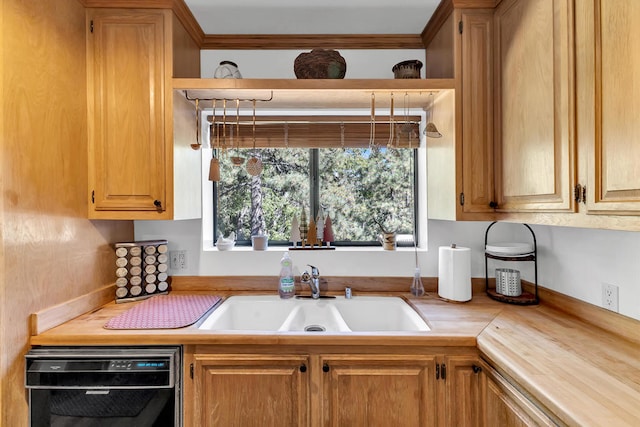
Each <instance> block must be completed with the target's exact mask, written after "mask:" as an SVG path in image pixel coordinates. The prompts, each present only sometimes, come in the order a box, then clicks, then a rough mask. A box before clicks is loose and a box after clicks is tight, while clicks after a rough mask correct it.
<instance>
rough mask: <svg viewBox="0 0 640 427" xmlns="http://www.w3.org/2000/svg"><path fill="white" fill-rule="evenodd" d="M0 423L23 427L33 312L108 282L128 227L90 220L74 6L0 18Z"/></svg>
mask: <svg viewBox="0 0 640 427" xmlns="http://www.w3.org/2000/svg"><path fill="white" fill-rule="evenodd" d="M0 28H1V31H0V42H1V45H0V46H1V48H0V51H1V52H2V56H3V58H2V64H1V65H0V93H1V95H2V97H1V99H2V104H1V106H0V131H1V135H2V140H1V145H0V161H1V162H2V163H1V164H2V167H1V169H0V192H1V194H2V198H1V199H0V224H1V228H0V339H1V341H0V379H1V385H0V402H1V405H0V425H2V426H12V427H16V426H17V427H20V426H26V425H27V406H26V405H27V401H26V393H25V389H24V364H23V355H24V353H25V352H26V351H27V349H28V347H29V315H30V313H32V312H36V311H39V310H41V309H43V308H46V307H49V306H52V305H55V304H58V303H61V302H64V301H67V300H69V299H71V298H74V297H77V296H80V295H83V294H86V293H88V292H90V291H93V290H96V289H98V288H99V287H102V286H104V285H105V284H109V283H112V282H113V274H114V273H113V271H114V270H113V265H114V262H115V256H114V255H113V250H112V248H111V246H110V244H111V243H113V242H117V241H126V240H129V239H131V238H132V237H133V224H132V223H131V222H130V221H122V222H108V221H89V220H87V219H85V218H86V216H87V214H86V212H87V188H86V187H87V185H86V182H87V161H86V158H87V149H86V139H87V118H86V117H87V111H86V73H85V61H86V52H85V15H84V8H83V6H82V5H81V4H80V3H79V2H77V1H76V0H56V1H41V0H4V1H3V2H2V11H1V12H0Z"/></svg>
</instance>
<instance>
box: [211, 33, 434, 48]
mask: <svg viewBox="0 0 640 427" xmlns="http://www.w3.org/2000/svg"><path fill="white" fill-rule="evenodd" d="M200 48H201V49H227V50H263V49H264V50H286V49H422V48H424V46H423V45H422V41H421V39H420V35H418V34H207V35H205V36H204V41H203V43H202V45H201V46H200Z"/></svg>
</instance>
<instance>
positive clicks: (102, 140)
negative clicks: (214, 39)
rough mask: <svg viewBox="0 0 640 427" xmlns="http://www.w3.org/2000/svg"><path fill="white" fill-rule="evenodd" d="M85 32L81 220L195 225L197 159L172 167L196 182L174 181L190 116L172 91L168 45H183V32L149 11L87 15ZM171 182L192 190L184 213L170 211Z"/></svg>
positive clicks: (164, 15) (191, 135)
mask: <svg viewBox="0 0 640 427" xmlns="http://www.w3.org/2000/svg"><path fill="white" fill-rule="evenodd" d="M87 27H88V28H87V85H88V90H87V93H88V114H89V118H88V123H89V125H88V129H89V149H88V152H89V217H90V218H96V219H177V218H181V217H184V218H194V217H199V216H200V205H199V203H200V202H199V200H200V194H199V190H198V188H199V185H200V183H199V176H200V173H199V164H200V160H199V158H200V156H199V153H197V152H195V151H194V153H193V154H191V155H190V156H188V155H186V156H184V155H183V156H182V158H181V161H182V162H183V163H182V164H181V165H180V166H181V167H183V168H184V167H185V166H186V170H187V171H188V170H189V166H188V165H184V162H185V161H187V162H190V164H191V169H193V166H194V165H197V168H196V171H198V174H197V178H198V179H196V177H195V176H194V174H193V172H191V175H187V176H174V172H175V169H174V155H175V154H176V153H177V152H181V153H184V152H186V150H187V149H190V148H188V147H189V145H190V143H192V142H194V140H195V135H196V130H195V112H194V111H193V109H192V108H191V106H190V103H189V102H186V101H183V100H180V99H175V100H174V97H173V90H172V84H173V81H172V78H173V74H174V66H173V55H174V52H173V45H174V41H175V40H182V43H175V44H180V45H181V46H183V45H184V40H187V38H186V37H185V36H184V30H183V29H181V28H180V24H179V23H178V22H177V20H176V19H175V17H174V16H173V13H172V12H171V11H170V10H157V9H144V10H137V9H108V8H100V9H87ZM187 56H191V57H193V56H194V55H193V53H191V54H187ZM194 61H195V62H196V63H197V62H198V61H199V57H198V58H196V59H194ZM194 69H195V67H186V66H185V65H184V64H182V65H181V66H180V67H176V72H178V73H181V72H186V73H190V72H194V71H193V70H194ZM174 112H175V117H176V118H178V120H181V121H180V122H178V123H176V125H175V126H174ZM185 123H192V124H191V125H190V126H189V125H187V124H185ZM174 131H175V134H174ZM174 141H175V143H174ZM178 155H180V154H178ZM174 179H175V180H176V182H177V183H178V185H180V184H181V183H184V182H188V183H190V184H194V183H195V185H197V187H195V188H191V189H190V190H189V191H191V192H192V193H195V194H194V195H193V203H194V204H193V205H192V206H185V205H184V204H183V203H181V204H180V205H177V204H176V203H175V200H174V192H176V191H178V189H179V188H180V187H179V186H178V187H177V186H174ZM176 187H177V188H176Z"/></svg>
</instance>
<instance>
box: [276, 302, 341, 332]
mask: <svg viewBox="0 0 640 427" xmlns="http://www.w3.org/2000/svg"><path fill="white" fill-rule="evenodd" d="M279 331H305V332H350V331H351V329H349V327H348V326H347V324H346V323H345V322H344V319H343V318H342V316H341V315H340V312H338V310H337V309H336V307H335V305H334V304H333V302H329V303H327V301H313V300H305V301H298V304H296V307H294V309H293V310H292V311H291V313H290V314H289V316H288V317H287V320H285V322H284V323H283V324H282V326H280V329H279Z"/></svg>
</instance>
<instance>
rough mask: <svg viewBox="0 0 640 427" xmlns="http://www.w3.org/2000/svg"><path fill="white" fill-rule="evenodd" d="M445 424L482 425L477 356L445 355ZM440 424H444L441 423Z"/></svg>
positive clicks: (478, 426) (474, 426) (461, 426)
mask: <svg viewBox="0 0 640 427" xmlns="http://www.w3.org/2000/svg"><path fill="white" fill-rule="evenodd" d="M444 365H445V366H446V372H447V373H446V377H445V379H444V386H445V393H446V399H445V402H446V410H445V417H444V419H445V423H444V425H445V426H456V427H480V426H482V425H483V424H482V417H481V407H482V405H481V397H482V396H481V394H480V376H479V370H478V357H477V356H475V355H474V356H445V357H444ZM440 425H443V424H442V423H440Z"/></svg>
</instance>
